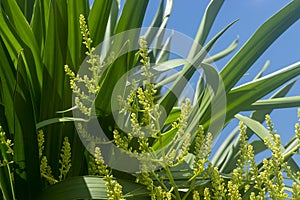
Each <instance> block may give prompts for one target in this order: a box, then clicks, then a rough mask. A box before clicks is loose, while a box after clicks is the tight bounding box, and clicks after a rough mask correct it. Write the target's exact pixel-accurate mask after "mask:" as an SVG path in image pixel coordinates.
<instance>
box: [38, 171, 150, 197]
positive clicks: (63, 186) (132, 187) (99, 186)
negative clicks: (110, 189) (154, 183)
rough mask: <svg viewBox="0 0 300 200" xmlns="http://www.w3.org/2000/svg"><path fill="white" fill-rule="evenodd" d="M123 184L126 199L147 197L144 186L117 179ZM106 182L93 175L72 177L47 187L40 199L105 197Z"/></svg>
mask: <svg viewBox="0 0 300 200" xmlns="http://www.w3.org/2000/svg"><path fill="white" fill-rule="evenodd" d="M117 181H118V182H120V183H121V185H122V186H123V194H124V197H125V198H126V199H137V198H141V197H147V196H148V195H149V192H148V191H147V190H146V188H145V186H141V185H139V184H136V183H133V182H131V181H128V180H123V179H121V180H117ZM105 184H106V182H105V181H104V180H103V179H102V178H100V177H95V176H78V177H72V178H69V179H67V180H65V181H62V182H60V183H57V184H55V185H53V186H50V187H48V188H47V189H46V190H45V191H44V192H43V193H42V195H41V197H40V199H42V200H48V199H49V200H50V199H51V200H52V199H56V200H73V199H107V191H106V186H105Z"/></svg>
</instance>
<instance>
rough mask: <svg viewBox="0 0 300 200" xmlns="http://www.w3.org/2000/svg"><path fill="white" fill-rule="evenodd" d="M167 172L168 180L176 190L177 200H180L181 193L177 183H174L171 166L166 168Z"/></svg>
mask: <svg viewBox="0 0 300 200" xmlns="http://www.w3.org/2000/svg"><path fill="white" fill-rule="evenodd" d="M165 170H166V172H167V175H168V178H169V179H170V183H171V185H172V186H173V188H174V191H175V195H176V199H177V200H180V199H181V197H180V194H179V192H178V186H177V185H176V183H175V181H174V178H173V176H172V173H171V171H170V168H169V166H166V167H165Z"/></svg>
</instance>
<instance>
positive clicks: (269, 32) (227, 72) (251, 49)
mask: <svg viewBox="0 0 300 200" xmlns="http://www.w3.org/2000/svg"><path fill="white" fill-rule="evenodd" d="M299 18H300V1H291V3H289V4H288V5H287V6H286V7H284V8H283V9H281V10H280V11H279V12H278V13H276V14H275V15H274V16H272V17H271V18H270V19H268V20H267V21H266V22H265V23H264V24H263V25H262V26H261V27H259V29H258V30H257V31H256V32H255V33H254V35H253V36H252V37H251V38H250V39H249V40H248V41H247V43H246V44H245V45H244V46H243V47H242V48H241V50H239V51H238V53H237V54H236V55H235V56H234V57H233V58H232V59H231V60H230V61H229V62H228V63H227V65H226V66H225V67H224V68H223V69H222V71H221V72H220V74H221V76H222V78H223V81H224V86H225V88H226V91H227V92H228V91H230V90H231V88H232V87H233V86H234V85H235V84H236V83H237V82H238V81H239V80H240V79H241V77H242V76H243V75H244V74H245V72H246V71H247V70H248V69H249V68H250V67H251V66H252V65H253V64H254V62H255V61H256V60H257V59H258V58H259V57H260V56H261V55H262V54H263V52H265V50H266V49H267V48H268V47H269V46H270V45H271V44H272V43H273V42H274V41H275V40H276V39H277V38H278V37H279V36H280V35H281V34H282V33H283V32H284V31H286V30H287V29H288V28H289V27H290V26H291V25H292V24H293V23H295V22H296V21H297V20H298V19H299Z"/></svg>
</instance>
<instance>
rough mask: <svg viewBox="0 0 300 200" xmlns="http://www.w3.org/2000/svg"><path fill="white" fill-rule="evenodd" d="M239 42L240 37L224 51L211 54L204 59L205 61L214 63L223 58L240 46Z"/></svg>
mask: <svg viewBox="0 0 300 200" xmlns="http://www.w3.org/2000/svg"><path fill="white" fill-rule="evenodd" d="M238 42H239V39H238V38H237V39H235V40H234V41H233V42H232V43H231V44H230V45H229V46H228V47H227V48H226V49H224V50H223V51H221V52H219V53H217V54H215V55H210V57H208V58H207V59H204V61H203V62H204V63H208V64H210V63H212V62H215V61H218V60H220V59H222V58H224V57H225V56H227V55H229V54H230V53H232V52H233V51H234V50H235V49H236V48H237V46H238Z"/></svg>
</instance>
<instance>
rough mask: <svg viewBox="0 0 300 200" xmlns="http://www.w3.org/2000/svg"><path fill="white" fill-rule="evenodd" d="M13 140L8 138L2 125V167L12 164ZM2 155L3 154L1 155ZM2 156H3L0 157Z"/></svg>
mask: <svg viewBox="0 0 300 200" xmlns="http://www.w3.org/2000/svg"><path fill="white" fill-rule="evenodd" d="M12 145H13V143H12V141H11V140H10V139H6V135H5V132H4V131H3V129H2V127H1V126H0V152H2V151H3V153H2V159H3V160H2V161H1V160H0V167H3V166H6V165H9V164H12V163H13V161H12V159H11V157H12V156H13V155H14V151H13V149H12ZM0 156H1V155H0ZM0 158H1V157H0Z"/></svg>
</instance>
